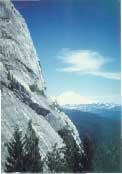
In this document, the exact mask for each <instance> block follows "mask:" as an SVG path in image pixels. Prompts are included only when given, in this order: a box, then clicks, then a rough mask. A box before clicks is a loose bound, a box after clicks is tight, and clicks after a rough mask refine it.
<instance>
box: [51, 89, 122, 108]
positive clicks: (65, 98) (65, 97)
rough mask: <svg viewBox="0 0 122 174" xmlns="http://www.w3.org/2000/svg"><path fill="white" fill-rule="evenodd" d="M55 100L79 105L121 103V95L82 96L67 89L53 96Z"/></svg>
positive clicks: (60, 103) (61, 103)
mask: <svg viewBox="0 0 122 174" xmlns="http://www.w3.org/2000/svg"><path fill="white" fill-rule="evenodd" d="M51 99H52V100H53V101H55V100H56V101H57V102H58V103H59V105H66V104H70V105H79V104H91V103H114V104H120V103H121V97H120V96H119V95H111V96H89V97H87V96H82V95H81V94H79V93H77V92H75V91H66V92H63V93H62V94H60V95H58V96H52V97H51Z"/></svg>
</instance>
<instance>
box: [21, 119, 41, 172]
mask: <svg viewBox="0 0 122 174" xmlns="http://www.w3.org/2000/svg"><path fill="white" fill-rule="evenodd" d="M23 156H24V171H25V172H42V171H43V162H42V160H41V156H40V152H39V139H38V137H37V136H36V133H35V131H34V129H33V127H32V121H29V123H28V128H27V133H26V134H25V137H24V155H23Z"/></svg>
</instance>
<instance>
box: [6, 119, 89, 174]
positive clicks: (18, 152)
mask: <svg viewBox="0 0 122 174" xmlns="http://www.w3.org/2000/svg"><path fill="white" fill-rule="evenodd" d="M58 133H59V135H60V136H61V138H62V139H63V141H64V147H62V148H59V147H58V145H57V144H55V145H54V146H53V147H52V150H51V151H49V152H47V155H46V157H45V158H44V159H43V160H42V158H41V154H40V150H39V139H38V137H37V135H36V132H35V131H34V129H33V126H32V121H31V120H30V121H29V123H28V128H27V131H26V133H25V136H24V137H23V138H22V132H21V131H20V130H19V128H18V126H17V127H16V128H15V130H14V133H13V138H12V139H10V141H9V142H8V143H7V144H6V147H7V150H8V157H7V158H6V162H5V172H29V173H30V172H32V173H33V172H40V173H41V172H43V168H44V166H47V167H48V170H49V171H50V172H52V173H61V172H66V173H67V172H70V173H73V172H74V173H77V172H85V171H89V169H90V168H89V165H88V164H90V162H91V161H90V162H89V160H91V158H88V157H89V151H85V153H86V154H84V153H83V152H82V151H81V148H82V147H80V146H79V145H77V143H76V141H75V140H74V138H73V136H72V132H71V130H67V129H62V130H60V131H59V132H58ZM85 145H86V146H87V149H90V145H91V144H90V143H87V141H84V147H85Z"/></svg>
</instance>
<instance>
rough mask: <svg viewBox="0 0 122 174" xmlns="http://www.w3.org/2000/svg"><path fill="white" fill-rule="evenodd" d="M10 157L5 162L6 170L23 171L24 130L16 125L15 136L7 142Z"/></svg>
mask: <svg viewBox="0 0 122 174" xmlns="http://www.w3.org/2000/svg"><path fill="white" fill-rule="evenodd" d="M6 147H7V150H8V157H7V159H6V162H5V172H23V143H22V132H21V131H20V130H19V128H18V126H16V127H15V130H14V134H13V138H12V139H11V140H10V142H8V143H7V144H6Z"/></svg>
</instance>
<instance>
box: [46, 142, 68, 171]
mask: <svg viewBox="0 0 122 174" xmlns="http://www.w3.org/2000/svg"><path fill="white" fill-rule="evenodd" d="M64 152H65V147H64V148H58V147H57V144H55V145H54V146H53V148H52V151H49V152H48V153H47V156H46V159H45V162H46V164H47V166H48V168H49V171H50V172H52V173H60V172H65V171H66V169H67V166H66V159H65V158H64Z"/></svg>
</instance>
